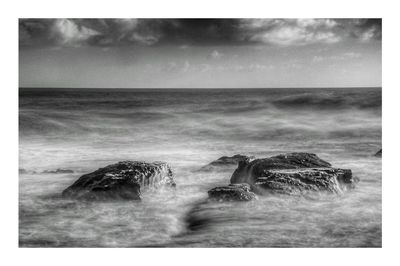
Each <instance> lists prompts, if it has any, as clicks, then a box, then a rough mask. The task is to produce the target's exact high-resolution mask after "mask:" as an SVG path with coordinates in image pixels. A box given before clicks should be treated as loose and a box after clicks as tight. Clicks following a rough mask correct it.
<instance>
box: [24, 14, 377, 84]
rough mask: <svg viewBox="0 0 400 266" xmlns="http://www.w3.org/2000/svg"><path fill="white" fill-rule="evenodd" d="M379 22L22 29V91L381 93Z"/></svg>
mask: <svg viewBox="0 0 400 266" xmlns="http://www.w3.org/2000/svg"><path fill="white" fill-rule="evenodd" d="M381 61H382V21H381V19H304V18H303V19H20V20H19V86H20V87H63V88H66V87H71V88H72V87H79V88H81V87H82V88H264V87H275V88H276V87H380V86H381V83H382V74H381V72H382V62H381Z"/></svg>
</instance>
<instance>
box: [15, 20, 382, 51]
mask: <svg viewBox="0 0 400 266" xmlns="http://www.w3.org/2000/svg"><path fill="white" fill-rule="evenodd" d="M381 28H382V22H381V19H20V21H19V43H20V46H21V47H44V46H50V47H52V46H82V45H89V46H100V47H101V46H104V47H111V46H123V45H159V44H175V45H222V44H231V45H240V44H249V43H252V44H254V43H264V44H268V45H306V44H310V43H335V42H339V41H342V40H344V39H346V38H356V39H358V40H360V41H370V40H380V39H381V38H382V29H381Z"/></svg>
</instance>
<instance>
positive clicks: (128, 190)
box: [62, 161, 175, 200]
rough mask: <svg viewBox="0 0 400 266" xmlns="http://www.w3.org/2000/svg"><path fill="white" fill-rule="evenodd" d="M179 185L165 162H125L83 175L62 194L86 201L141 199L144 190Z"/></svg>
mask: <svg viewBox="0 0 400 266" xmlns="http://www.w3.org/2000/svg"><path fill="white" fill-rule="evenodd" d="M161 185H166V186H172V187H174V186H175V182H174V180H173V176H172V171H171V168H170V167H169V165H168V164H166V163H163V162H154V163H146V162H138V161H123V162H119V163H116V164H112V165H108V166H106V167H104V168H100V169H98V170H96V171H94V172H92V173H89V174H86V175H83V176H81V177H80V178H79V179H78V180H77V181H76V182H75V183H73V184H72V185H71V186H70V187H68V188H67V189H65V190H64V191H63V192H62V196H63V197H70V198H76V199H85V200H108V199H121V200H140V199H141V191H140V189H141V188H143V187H156V186H161Z"/></svg>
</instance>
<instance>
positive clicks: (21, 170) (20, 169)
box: [18, 168, 28, 175]
mask: <svg viewBox="0 0 400 266" xmlns="http://www.w3.org/2000/svg"><path fill="white" fill-rule="evenodd" d="M18 170H19V174H20V175H24V174H27V173H28V171H26V170H25V169H23V168H19V169H18Z"/></svg>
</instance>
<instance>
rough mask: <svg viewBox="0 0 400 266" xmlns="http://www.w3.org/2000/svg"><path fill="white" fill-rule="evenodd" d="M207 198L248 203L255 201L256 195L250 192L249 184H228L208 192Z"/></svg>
mask: <svg viewBox="0 0 400 266" xmlns="http://www.w3.org/2000/svg"><path fill="white" fill-rule="evenodd" d="M208 197H209V199H211V200H217V201H250V200H253V199H256V194H254V193H253V192H251V191H250V185H249V184H230V185H228V186H223V187H216V188H213V189H211V190H209V191H208Z"/></svg>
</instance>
